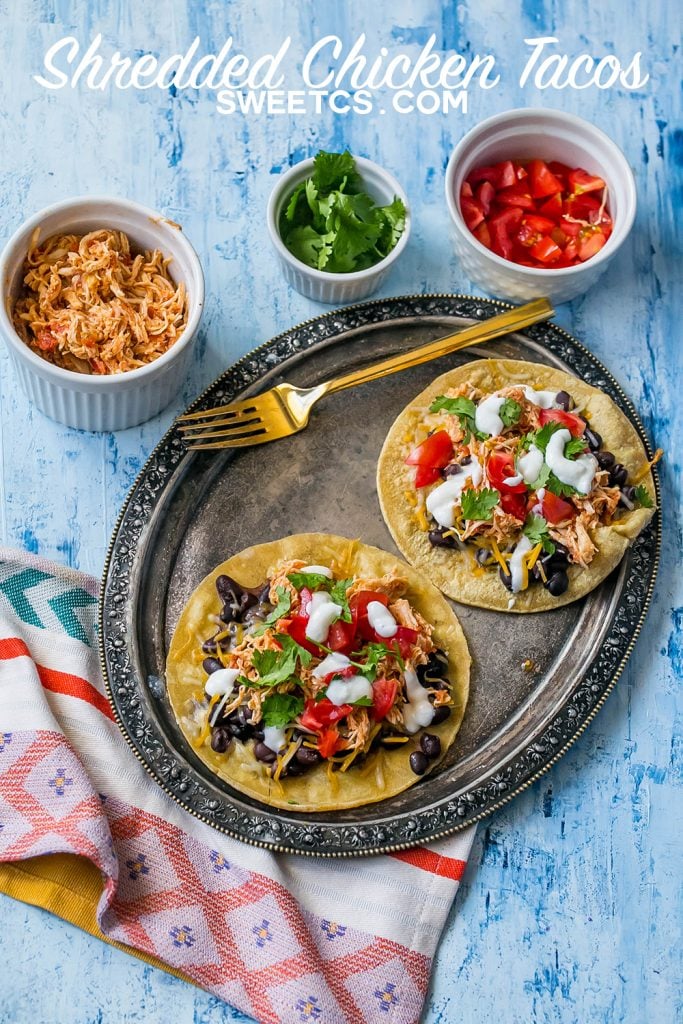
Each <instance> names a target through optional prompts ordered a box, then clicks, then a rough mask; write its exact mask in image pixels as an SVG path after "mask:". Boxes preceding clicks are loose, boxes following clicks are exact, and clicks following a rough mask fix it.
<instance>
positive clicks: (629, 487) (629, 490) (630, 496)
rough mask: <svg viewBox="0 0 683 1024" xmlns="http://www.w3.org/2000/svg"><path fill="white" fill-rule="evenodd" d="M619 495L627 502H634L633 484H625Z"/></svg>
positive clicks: (634, 490)
mask: <svg viewBox="0 0 683 1024" xmlns="http://www.w3.org/2000/svg"><path fill="white" fill-rule="evenodd" d="M621 493H622V494H623V496H624V497H625V498H626V500H627V501H635V500H636V489H635V487H634V486H633V484H626V487H623V488H622V491H621Z"/></svg>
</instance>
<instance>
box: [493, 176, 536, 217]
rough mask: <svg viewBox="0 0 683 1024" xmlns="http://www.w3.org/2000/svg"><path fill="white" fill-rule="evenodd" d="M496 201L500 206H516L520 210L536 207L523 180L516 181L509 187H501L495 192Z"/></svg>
mask: <svg viewBox="0 0 683 1024" xmlns="http://www.w3.org/2000/svg"><path fill="white" fill-rule="evenodd" d="M496 202H497V203H499V204H500V205H501V206H518V207H519V208H520V209H521V210H535V209H536V204H535V203H534V201H533V199H532V198H531V193H530V192H529V187H528V185H527V184H526V182H524V181H517V182H515V184H514V185H511V186H510V188H503V189H501V190H500V192H497V193H496Z"/></svg>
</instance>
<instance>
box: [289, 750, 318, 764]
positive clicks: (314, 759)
mask: <svg viewBox="0 0 683 1024" xmlns="http://www.w3.org/2000/svg"><path fill="white" fill-rule="evenodd" d="M294 759H295V760H296V761H297V763H298V764H300V765H304V766H305V767H306V768H311V767H312V766H313V765H314V764H317V763H318V762H319V761H320V759H321V758H320V754H319V753H318V751H317V750H311V748H310V747H299V749H298V750H297V752H296V754H295V755H294Z"/></svg>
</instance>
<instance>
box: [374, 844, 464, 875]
mask: <svg viewBox="0 0 683 1024" xmlns="http://www.w3.org/2000/svg"><path fill="white" fill-rule="evenodd" d="M390 856H392V857H395V858H396V860H402V861H403V862H404V863H405V864H412V865H413V867H415V868H421V869H422V871H429V872H431V874H433V875H440V876H441V877H442V878H452V879H453V880H454V881H456V882H459V881H460V879H461V878H462V876H463V875H464V873H465V868H466V867H467V861H466V860H457V858H455V857H442V856H441V854H439V853H434V852H433V851H432V850H427V849H425V848H424V847H422V846H417V847H415V849H414V850H402V851H401V853H392V854H390Z"/></svg>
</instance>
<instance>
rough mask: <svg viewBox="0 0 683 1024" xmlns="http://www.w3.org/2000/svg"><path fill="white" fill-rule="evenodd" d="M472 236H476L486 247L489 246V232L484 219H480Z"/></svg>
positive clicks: (488, 247)
mask: <svg viewBox="0 0 683 1024" xmlns="http://www.w3.org/2000/svg"><path fill="white" fill-rule="evenodd" d="M474 237H475V238H477V239H478V240H479V241H480V242H481V244H482V245H485V246H486V248H487V249H490V248H491V232H490V231H489V226H488V224H487V223H486V221H482V223H481V224H480V225H479V227H478V228H475V230H474Z"/></svg>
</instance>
